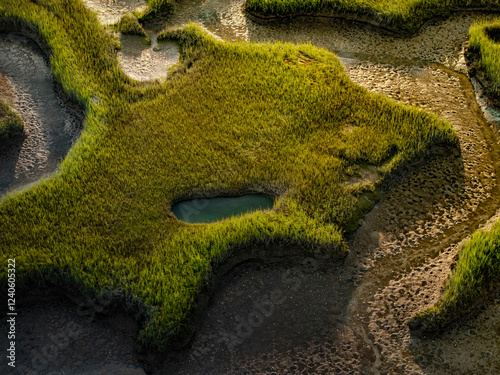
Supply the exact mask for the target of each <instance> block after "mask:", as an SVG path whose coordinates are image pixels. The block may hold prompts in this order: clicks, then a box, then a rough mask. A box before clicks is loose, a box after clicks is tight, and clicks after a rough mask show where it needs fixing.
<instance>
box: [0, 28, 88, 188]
mask: <svg viewBox="0 0 500 375" xmlns="http://www.w3.org/2000/svg"><path fill="white" fill-rule="evenodd" d="M0 51H1V53H0V97H1V98H2V99H4V100H5V101H6V102H7V103H9V104H10V105H11V106H12V108H13V109H14V110H15V111H16V112H17V113H18V114H19V115H20V116H21V118H22V119H23V120H24V136H23V137H19V138H16V139H15V140H12V141H11V142H8V143H6V144H3V145H1V146H0V196H2V195H3V194H5V193H6V192H8V191H12V190H15V189H19V188H23V187H25V186H28V185H30V184H32V183H34V182H36V181H38V180H39V179H40V178H42V177H47V176H49V175H51V174H52V173H54V172H55V171H56V169H57V165H58V164H59V163H60V162H61V160H62V159H63V158H64V157H65V156H66V154H67V152H68V150H69V149H70V147H71V145H72V144H73V142H74V141H75V140H76V139H77V138H78V137H79V135H80V129H81V119H80V118H79V116H78V115H77V114H75V113H74V112H72V111H70V110H69V109H67V108H66V107H65V105H64V104H63V102H62V100H61V99H60V98H59V97H58V96H57V94H56V91H55V87H54V82H53V80H52V74H51V71H50V67H49V65H48V63H47V61H46V60H45V58H44V56H43V54H42V52H41V50H40V49H39V48H38V46H37V45H36V43H35V42H33V41H31V40H30V39H27V38H24V37H21V36H18V35H15V34H0Z"/></svg>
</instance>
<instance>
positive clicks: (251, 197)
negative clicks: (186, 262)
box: [172, 194, 274, 224]
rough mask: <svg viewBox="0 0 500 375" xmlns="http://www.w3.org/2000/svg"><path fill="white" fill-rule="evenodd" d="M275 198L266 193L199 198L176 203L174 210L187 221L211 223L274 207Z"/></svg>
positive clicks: (180, 217) (181, 218)
mask: <svg viewBox="0 0 500 375" xmlns="http://www.w3.org/2000/svg"><path fill="white" fill-rule="evenodd" d="M273 204H274V199H273V198H272V197H270V196H269V195H265V194H246V195H241V196H239V197H216V198H197V199H191V200H188V201H183V202H179V203H177V204H174V205H173V207H172V212H173V213H174V215H175V217H177V219H178V220H180V221H184V222H186V223H190V224H194V223H211V222H214V221H219V220H222V219H225V218H228V217H231V216H237V215H242V214H245V213H247V212H252V211H256V210H267V209H269V208H272V207H273Z"/></svg>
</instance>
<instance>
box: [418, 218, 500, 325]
mask: <svg viewBox="0 0 500 375" xmlns="http://www.w3.org/2000/svg"><path fill="white" fill-rule="evenodd" d="M499 282H500V222H497V223H496V224H495V225H494V226H493V227H492V229H491V230H489V231H485V230H480V231H478V232H476V233H474V235H472V237H471V238H470V239H468V240H467V241H466V242H465V243H464V244H463V246H462V247H461V249H460V252H459V254H458V260H457V264H456V266H455V269H454V271H453V274H452V276H451V278H450V279H449V281H448V283H447V285H446V289H445V291H444V293H443V295H442V296H441V298H440V299H439V301H438V302H437V303H436V304H435V305H434V306H433V307H431V308H429V309H427V310H424V311H423V312H421V313H419V314H417V315H416V316H414V317H413V318H412V320H411V321H410V327H411V328H413V329H420V330H422V331H424V332H435V331H440V330H442V329H443V328H445V327H446V326H447V325H448V324H450V323H452V322H453V321H455V320H457V319H458V318H460V317H461V316H463V315H464V314H465V313H467V312H469V313H470V312H474V311H475V309H477V303H478V301H479V300H480V299H481V298H487V297H488V292H489V291H490V290H491V288H493V287H497V286H498V283H499Z"/></svg>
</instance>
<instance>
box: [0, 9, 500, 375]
mask: <svg viewBox="0 0 500 375" xmlns="http://www.w3.org/2000/svg"><path fill="white" fill-rule="evenodd" d="M85 2H86V3H87V4H88V5H89V7H90V8H92V9H96V7H97V6H100V8H99V9H100V14H99V19H100V20H101V22H103V23H114V22H116V20H115V19H116V17H117V16H116V15H117V14H122V13H123V12H124V11H127V10H129V9H134V8H135V7H136V6H140V5H141V3H140V2H139V3H135V2H133V1H130V2H118V3H108V2H106V1H97V0H86V1H85ZM96 4H97V5H96ZM114 4H118V5H116V6H115V5H114ZM124 4H125V5H124ZM127 7H129V8H127ZM105 8H106V9H108V8H109V12H108V13H109V16H107V14H108V13H107V11H106V10H105ZM124 9H125V10H124ZM120 12H122V13H120ZM113 17H114V18H113ZM483 17H491V16H485V15H482V14H471V13H457V14H454V15H452V16H451V17H450V18H449V19H447V20H446V21H439V22H438V21H436V22H433V23H429V24H428V25H426V27H424V28H423V29H422V30H421V32H420V33H419V34H418V35H416V36H414V37H412V38H408V37H400V36H396V35H394V34H391V33H389V32H387V31H384V30H380V29H377V28H374V27H372V26H370V25H366V24H361V23H356V22H353V21H344V20H340V19H330V18H318V19H311V18H301V19H297V20H289V21H280V22H273V21H265V22H264V21H261V20H257V19H253V18H251V17H248V16H247V15H245V14H244V13H243V12H242V0H239V1H230V0H227V1H224V0H218V1H215V0H208V1H194V2H190V3H189V4H185V3H184V2H182V3H181V2H179V3H176V4H175V13H174V15H172V16H170V17H168V18H166V19H165V20H164V24H163V25H160V26H164V25H168V26H175V25H180V24H183V23H185V22H187V21H188V20H194V21H197V22H200V23H201V24H203V26H204V27H205V28H206V29H208V30H209V31H210V32H212V33H213V34H215V35H217V36H219V37H221V38H224V39H226V40H249V41H276V40H281V41H290V42H294V43H296V42H308V41H311V42H312V43H313V44H315V45H317V46H320V47H324V48H327V49H329V50H331V51H333V52H335V53H337V55H338V56H339V57H340V59H341V61H342V62H343V63H344V66H345V68H346V71H347V73H348V74H349V76H350V77H351V79H352V80H353V81H354V82H356V83H358V84H360V85H362V86H364V87H366V88H367V89H368V90H370V91H372V92H379V93H383V94H384V95H387V96H389V97H391V98H393V99H394V100H396V101H399V102H402V103H406V104H411V105H417V106H419V107H421V108H423V109H426V110H429V111H432V112H434V113H436V114H438V115H439V116H440V117H443V118H446V119H447V120H448V121H450V123H451V124H452V125H453V127H454V128H455V129H456V131H457V133H458V135H459V137H460V148H461V154H457V155H450V154H449V153H448V152H447V151H445V150H443V151H442V152H437V154H436V155H435V157H434V158H433V159H432V160H431V161H430V162H427V163H425V164H423V165H422V166H420V167H416V168H415V170H414V171H413V173H411V174H409V175H407V176H406V177H404V178H402V179H401V181H398V182H397V183H396V184H395V185H394V186H393V187H392V188H391V189H389V190H388V191H387V192H386V193H385V194H384V195H383V197H382V199H381V201H380V202H379V203H378V204H377V205H376V207H375V208H374V209H373V210H372V211H371V212H370V213H369V214H368V215H367V216H366V217H365V218H364V219H363V221H362V223H361V226H360V228H359V229H358V230H357V231H356V232H355V233H353V234H352V235H351V236H350V237H349V239H348V240H349V248H350V254H349V256H348V257H347V259H346V260H345V261H344V262H343V263H342V264H337V265H334V266H332V265H331V264H323V263H322V262H321V260H316V261H315V262H313V263H311V262H310V261H306V260H302V259H299V260H290V261H289V262H287V263H283V261H280V262H278V261H276V262H274V261H270V262H267V263H265V264H264V263H259V262H255V263H247V264H244V265H241V266H239V267H237V268H236V269H234V270H233V271H232V272H231V273H230V274H228V275H227V276H226V277H225V278H224V279H223V281H222V282H221V287H220V289H219V290H218V291H217V292H216V293H215V295H214V296H213V298H212V302H211V304H210V306H209V308H208V309H207V310H206V311H205V312H204V313H203V315H202V317H201V319H200V321H199V324H198V326H197V329H196V332H195V334H194V336H193V338H192V340H191V341H190V343H189V345H188V346H187V348H186V349H185V350H182V351H177V352H171V353H168V355H166V357H165V358H164V362H163V363H162V365H161V369H159V368H157V369H156V373H158V374H242V373H249V374H250V373H252V374H253V373H259V374H261V373H262V374H272V373H291V374H292V373H293V374H295V373H301V374H302V373H308V374H331V373H335V374H403V373H404V374H436V375H437V374H458V373H460V374H495V373H500V362H499V360H498V358H500V294H497V295H496V296H493V298H494V301H491V303H490V304H487V305H485V306H482V307H481V308H480V309H479V310H478V311H479V312H478V313H477V314H476V316H474V317H473V318H471V319H470V320H467V321H465V322H463V323H460V324H458V325H455V326H454V327H452V328H451V329H450V330H449V331H447V332H446V333H444V334H443V335H441V336H439V337H435V338H421V337H415V336H412V335H411V334H410V331H409V329H408V327H407V323H408V320H409V319H410V317H411V316H412V315H413V314H415V313H416V312H418V311H421V310H423V309H424V308H426V307H429V306H431V305H433V304H434V303H435V301H437V299H438V298H439V296H440V294H441V292H442V288H443V287H444V284H445V282H446V279H447V277H448V275H449V274H450V265H451V263H452V261H453V257H454V256H455V254H456V252H457V249H458V244H459V242H460V241H462V240H463V239H464V238H466V237H467V236H468V235H470V234H472V233H473V232H474V231H475V230H476V229H477V228H479V227H482V226H484V225H486V224H487V222H488V220H489V219H490V218H492V217H494V216H495V215H496V217H498V216H499V213H498V212H497V209H498V208H499V207H500V186H499V185H498V184H497V176H499V174H500V146H499V145H500V143H499V134H498V129H497V120H498V118H497V117H496V114H495V111H493V110H490V109H489V108H488V103H487V102H486V101H485V100H484V98H479V97H478V96H477V94H476V91H475V90H474V87H473V85H472V84H471V82H470V81H469V79H468V77H467V76H466V73H467V67H466V65H465V61H464V57H463V51H464V43H465V41H466V37H467V32H468V29H469V26H470V24H471V23H472V22H473V21H474V20H475V19H478V18H483ZM160 26H158V25H150V26H149V27H150V29H148V25H146V30H152V31H151V32H155V30H156V29H157V28H158V27H160ZM1 48H3V47H2V44H0V49H1ZM144 72H145V73H144V74H149V73H148V69H147V68H145V69H144ZM478 102H479V104H478ZM480 105H481V106H482V107H483V109H484V110H485V111H486V113H487V117H485V116H484V114H483V112H482V111H481V108H480ZM278 292H279V293H278ZM272 296H274V297H275V298H274V299H273V297H272ZM276 296H278V297H276ZM271 300H272V301H274V302H273V303H272V304H271V303H269V301H271ZM36 311H37V310H36V306H35V307H33V308H32V310H29V308H28V312H27V314H31V319H30V321H29V322H28V321H27V320H26V321H25V324H26V325H25V327H27V328H24V330H25V331H24V332H23V333H22V334H24V335H25V337H27V338H29V337H33V333H32V332H31V331H30V330H32V331H36V332H37V337H38V338H39V339H38V340H40V343H41V344H40V345H42V344H43V342H44V341H43V340H49V339H48V338H47V337H48V333H47V332H46V333H45V335H44V332H43V328H40V324H39V325H38V326H37V323H40V322H41V321H42V319H43V317H38V318H37V316H39V315H37V313H36ZM44 311H45V310H44ZM44 313H45V314H49V313H47V312H44ZM54 314H55V316H56V318H52V319H55V321H57V316H59V317H61V314H63V315H64V314H66V315H65V319H69V320H71V319H73V318H72V317H73V316H75V313H74V307H71V305H69V304H68V305H64V304H62V305H61V306H59V307H58V311H57V313H54ZM259 314H260V315H259ZM257 316H260V317H262V318H259V319H257V318H256V317H257ZM21 319H22V317H21ZM61 319H62V318H61ZM76 319H77V318H76V317H75V318H74V320H76ZM256 319H257V320H256ZM81 324H84V323H81ZM86 324H87V325H86V326H85V327H86V328H85V329H84V332H87V333H86V335H87V336H85V337H87V338H88V337H89V334H88V332H89V331H91V332H93V333H92V334H95V340H101V341H105V339H106V337H107V336H106V335H109V331H110V328H109V327H112V326H110V325H109V324H108V325H106V327H108V328H106V329H103V330H102V333H99V332H98V330H93V328H92V327H94V326H92V324H104V323H103V322H98V323H86ZM30 327H31V328H30ZM33 327H38V328H36V329H35V328H33ZM131 332H132V333H131ZM132 334H133V330H128V331H127V330H122V331H120V332H117V333H116V334H115V335H116V337H115V336H113V337H114V338H113V340H109V341H108V345H107V349H108V351H107V353H108V354H107V355H101V356H100V357H98V358H99V360H98V361H99V362H98V363H99V364H100V365H101V366H100V367H99V368H95V366H94V367H92V366H91V365H90V362H87V361H89V359H88V358H92V353H93V351H95V352H96V353H97V352H99V353H100V352H101V351H100V348H98V347H92V346H91V345H84V346H83V347H84V348H83V349H79V350H75V351H73V352H69V351H68V352H65V353H64V355H65V356H64V358H61V360H60V361H59V360H54V361H53V362H52V363H51V364H50V366H49V367H47V369H46V372H43V371H42V372H41V373H49V370H50V371H63V370H64V369H69V370H68V371H73V372H69V373H84V371H87V372H86V373H90V372H88V371H90V370H92V371H94V372H92V373H96V374H97V373H103V374H104V373H110V372H102V371H104V370H100V369H102V367H104V366H115V367H116V368H118V369H122V370H123V371H125V370H126V369H128V370H127V371H133V373H134V374H135V373H141V372H142V370H140V369H139V367H140V366H139V365H138V364H137V362H136V359H134V358H133V355H132V354H131V351H132V348H131V344H130V340H129V339H130V335H132ZM120 335H122V336H120ZM85 337H84V336H82V337H81V338H82V339H84V338H85ZM120 337H126V340H125V339H124V340H125V341H120V340H121V339H120ZM120 342H126V343H127V344H126V345H127V346H125V344H123V345H120ZM82 353H84V354H82ZM26 355H27V356H29V355H30V354H29V352H28V351H27V352H26ZM96 355H97V354H96ZM78 356H80V357H82V358H85V359H80V360H79V362H78V361H77V360H76V358H78ZM26 360H27V361H29V360H30V359H29V358H27V359H26ZM92 363H95V362H92ZM72 366H73V367H72ZM75 369H76V370H75ZM44 371H45V370H44ZM65 371H66V370H65ZM100 371H101V372H100ZM117 371H118V370H117ZM55 373H59V372H55ZM61 373H62V372H61ZM117 373H118V372H117Z"/></svg>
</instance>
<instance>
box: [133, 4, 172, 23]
mask: <svg viewBox="0 0 500 375" xmlns="http://www.w3.org/2000/svg"><path fill="white" fill-rule="evenodd" d="M146 4H147V7H146V9H145V10H144V11H141V12H136V11H134V14H135V16H137V18H138V19H139V20H140V21H145V20H148V19H151V18H155V17H161V16H165V15H167V14H170V13H172V11H173V10H174V5H173V3H172V0H146Z"/></svg>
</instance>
